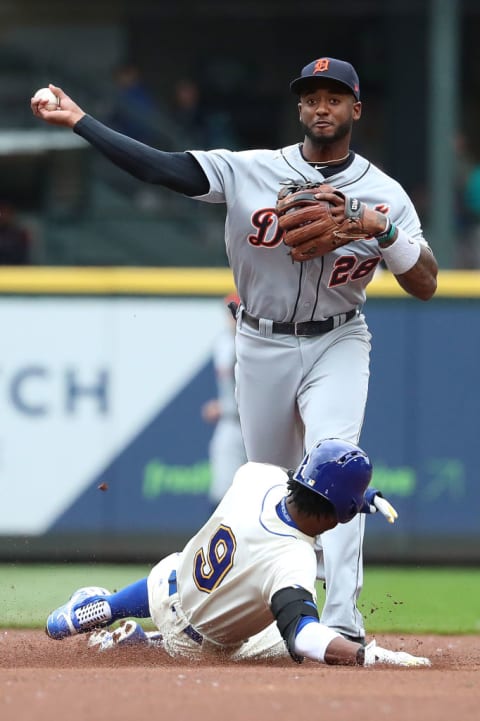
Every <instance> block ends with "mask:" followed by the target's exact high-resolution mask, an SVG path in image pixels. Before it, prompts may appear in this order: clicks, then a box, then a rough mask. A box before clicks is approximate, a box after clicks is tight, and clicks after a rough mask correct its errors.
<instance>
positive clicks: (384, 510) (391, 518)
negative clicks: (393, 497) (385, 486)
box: [370, 493, 398, 523]
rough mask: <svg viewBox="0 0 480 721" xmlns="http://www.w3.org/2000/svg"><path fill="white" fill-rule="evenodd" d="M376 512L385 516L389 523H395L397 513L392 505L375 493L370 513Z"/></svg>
mask: <svg viewBox="0 0 480 721" xmlns="http://www.w3.org/2000/svg"><path fill="white" fill-rule="evenodd" d="M377 511H380V513H381V514H382V515H383V516H385V518H386V519H387V521H388V522H389V523H395V521H396V520H397V518H398V513H397V511H396V510H395V509H394V507H393V506H392V504H391V503H389V502H388V501H387V499H386V498H383V496H380V495H379V494H378V493H376V494H375V496H374V497H373V508H372V509H371V510H370V513H376V512H377Z"/></svg>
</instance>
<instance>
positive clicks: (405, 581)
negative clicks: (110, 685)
mask: <svg viewBox="0 0 480 721" xmlns="http://www.w3.org/2000/svg"><path fill="white" fill-rule="evenodd" d="M149 570H150V566H148V565H144V566H136V565H106V564H105V565H104V564H92V565H77V564H59V565H31V564H18V565H15V564H0V627H3V628H15V627H16V628H42V627H43V625H44V623H45V618H46V616H47V615H48V613H49V612H50V611H51V610H52V609H53V608H55V607H56V606H59V605H60V604H61V603H63V602H64V601H65V600H66V599H67V598H68V597H69V596H70V594H71V593H72V591H73V590H75V589H76V588H79V587H81V586H105V587H106V588H109V589H111V590H115V589H118V588H121V587H123V586H126V585H127V584H129V583H132V582H133V581H136V580H137V579H139V578H141V577H142V576H146V575H147V574H148V572H149ZM318 598H319V603H320V605H321V604H322V602H323V591H322V589H321V587H320V588H319V594H318ZM479 599H480V571H479V570H477V569H453V568H418V567H414V568H397V567H394V568H390V569H387V568H383V567H372V568H367V569H366V571H365V584H364V590H363V592H362V595H361V597H360V602H359V607H360V609H361V611H362V613H363V614H364V617H365V624H366V628H367V631H368V633H369V634H371V633H381V632H383V633H387V632H395V633H439V634H467V633H480V601H479Z"/></svg>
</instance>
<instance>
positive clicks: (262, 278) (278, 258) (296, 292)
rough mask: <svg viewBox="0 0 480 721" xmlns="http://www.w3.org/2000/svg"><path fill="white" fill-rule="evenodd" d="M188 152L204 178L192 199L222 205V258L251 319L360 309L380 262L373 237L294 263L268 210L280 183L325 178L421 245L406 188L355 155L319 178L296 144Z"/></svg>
mask: <svg viewBox="0 0 480 721" xmlns="http://www.w3.org/2000/svg"><path fill="white" fill-rule="evenodd" d="M191 152H192V155H193V156H194V157H195V158H196V160H197V161H198V162H199V163H200V165H201V166H202V168H203V170H204V172H205V173H206V175H207V176H208V179H209V181H210V191H209V193H208V194H206V195H203V196H200V197H199V198H198V199H199V200H203V201H207V202H211V203H222V202H223V203H226V208H227V213H226V222H225V243H226V250H227V255H228V259H229V262H230V265H231V267H232V270H233V274H234V280H235V284H236V287H237V289H238V291H239V295H240V297H241V298H242V300H243V301H244V303H245V304H246V307H247V309H248V311H249V312H250V313H251V314H252V315H254V316H257V317H261V318H269V319H271V320H276V321H309V320H322V319H324V318H327V317H329V316H332V315H337V314H339V313H345V312H346V311H348V310H350V309H351V308H352V307H354V306H361V305H362V304H363V303H364V302H365V297H366V295H365V288H366V286H367V285H368V283H369V282H370V281H371V280H372V278H373V275H374V272H375V269H376V268H377V267H378V264H379V263H380V261H381V259H382V257H381V253H380V251H379V248H378V244H377V241H376V240H375V239H372V240H360V241H354V242H352V243H349V244H348V245H345V246H343V247H341V248H338V249H337V250H335V251H333V252H331V253H328V254H327V255H325V256H323V257H322V258H316V259H314V260H310V261H308V262H306V263H293V262H292V260H291V258H290V256H289V255H288V248H287V247H286V246H285V245H284V243H283V242H282V233H281V231H280V229H279V227H278V225H277V219H276V216H275V212H274V208H275V203H276V198H277V194H278V191H279V189H280V187H281V183H282V182H285V180H289V179H292V180H301V181H304V180H309V181H314V182H318V181H322V180H324V182H328V184H329V185H333V186H334V187H335V188H338V189H339V190H342V191H343V192H345V193H347V194H348V195H350V196H355V197H356V198H358V199H359V200H361V201H362V202H364V203H367V205H369V206H370V207H374V208H376V209H378V210H381V211H382V212H385V213H387V212H388V215H389V217H390V219H391V221H392V222H393V223H395V224H396V225H399V226H400V227H401V228H402V229H403V230H405V231H406V232H407V233H408V234H409V235H410V236H411V237H413V238H415V239H416V240H418V242H420V243H422V244H423V245H427V243H426V241H425V240H424V238H423V233H422V228H421V225H420V220H419V218H418V215H417V212H416V210H415V208H414V206H413V204H412V202H411V200H410V199H409V197H408V195H407V193H406V192H405V191H404V189H403V188H402V187H401V185H400V184H399V183H398V182H397V181H395V180H394V179H392V178H390V177H389V176H388V175H386V174H385V173H384V172H382V171H381V170H380V169H379V168H377V167H376V166H374V165H372V164H371V163H370V162H369V161H368V160H366V159H365V158H363V157H361V156H360V155H356V156H355V158H354V161H353V163H352V164H351V165H350V166H349V167H348V168H347V169H346V170H344V171H342V172H340V173H338V174H337V175H333V176H329V178H328V180H325V179H324V178H323V176H322V174H321V172H319V171H318V170H315V169H314V168H312V167H311V166H310V165H309V163H307V162H306V161H305V160H304V159H303V157H302V155H301V153H300V146H299V145H298V144H296V145H291V146H288V147H285V148H282V149H279V150H247V151H240V152H232V151H229V150H214V151H197V150H196V151H191ZM279 287H280V288H282V293H281V294H280V293H279V292H278V289H279Z"/></svg>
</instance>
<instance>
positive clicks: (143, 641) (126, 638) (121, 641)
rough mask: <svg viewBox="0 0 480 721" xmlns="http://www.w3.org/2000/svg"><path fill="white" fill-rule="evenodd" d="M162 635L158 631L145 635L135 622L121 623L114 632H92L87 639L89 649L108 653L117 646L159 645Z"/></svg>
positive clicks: (105, 630)
mask: <svg viewBox="0 0 480 721" xmlns="http://www.w3.org/2000/svg"><path fill="white" fill-rule="evenodd" d="M161 641H162V635H161V634H160V633H159V632H158V631H151V632H148V633H146V632H145V631H144V630H143V628H142V626H141V625H140V624H139V623H138V622H137V621H130V620H129V621H122V622H121V623H120V625H119V626H118V628H116V629H115V630H114V631H108V630H107V629H103V630H101V631H94V632H93V633H92V634H91V635H90V638H89V639H88V646H89V648H96V649H97V650H98V651H108V650H110V649H112V648H116V647H117V646H137V645H149V646H150V645H151V646H153V645H155V646H156V645H160V644H161Z"/></svg>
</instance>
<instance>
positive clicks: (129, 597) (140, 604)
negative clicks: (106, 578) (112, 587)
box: [105, 577, 150, 623]
mask: <svg viewBox="0 0 480 721" xmlns="http://www.w3.org/2000/svg"><path fill="white" fill-rule="evenodd" d="M105 598H106V600H107V601H108V603H109V605H110V609H111V611H112V620H111V622H110V623H113V622H114V621H118V620H119V619H120V618H129V617H130V616H134V617H135V618H148V617H149V616H150V607H149V605H148V588H147V579H146V577H145V578H142V579H141V580H140V581H135V583H132V584H130V586H126V587H125V588H122V589H121V590H120V591H117V592H116V593H112V595H111V596H106V597H105Z"/></svg>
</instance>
